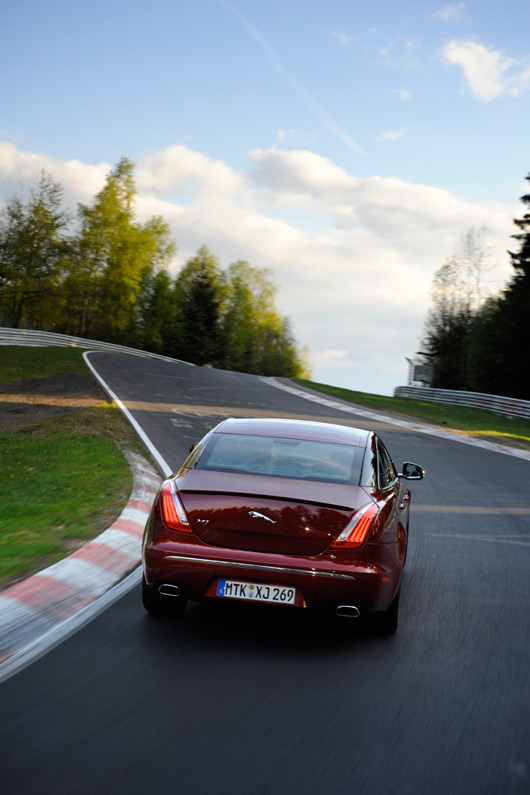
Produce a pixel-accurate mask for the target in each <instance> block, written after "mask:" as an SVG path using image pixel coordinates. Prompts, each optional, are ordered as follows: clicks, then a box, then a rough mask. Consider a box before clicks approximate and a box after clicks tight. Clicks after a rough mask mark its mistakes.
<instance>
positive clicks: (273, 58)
mask: <svg viewBox="0 0 530 795" xmlns="http://www.w3.org/2000/svg"><path fill="white" fill-rule="evenodd" d="M217 2H218V3H219V5H222V6H224V7H225V8H227V9H228V10H229V11H230V12H231V13H232V14H234V15H235V16H236V17H238V18H239V20H240V21H241V24H242V25H243V27H244V28H245V30H246V31H247V33H248V34H249V35H250V36H252V38H253V39H255V41H257V42H258V44H259V45H260V47H261V48H262V50H263V51H264V52H265V55H266V56H267V60H268V62H269V63H270V65H271V66H272V67H273V69H275V70H276V71H277V72H278V74H279V75H280V77H281V78H282V79H283V81H284V82H285V83H287V85H288V86H290V87H291V88H292V89H293V91H294V92H295V93H296V94H298V96H299V97H300V98H301V99H303V101H304V102H305V104H306V105H307V106H308V108H310V110H312V111H313V113H314V114H315V116H316V117H317V118H318V119H319V120H320V122H321V123H322V124H323V125H324V126H325V127H327V128H328V130H331V132H333V133H335V135H336V136H338V137H339V138H340V139H341V141H343V142H344V143H345V144H346V146H349V147H350V149H353V150H354V151H355V152H357V154H359V155H363V154H364V150H363V149H362V148H361V147H360V146H359V144H358V143H356V142H355V141H354V140H353V138H350V136H349V135H347V134H346V133H345V132H344V131H343V130H341V128H340V127H339V126H338V124H336V123H335V122H334V121H333V119H332V118H331V116H329V114H328V113H326V111H325V110H324V108H322V107H321V106H320V105H319V104H318V102H315V100H314V99H313V98H312V97H310V96H309V94H308V93H307V92H306V91H304V89H303V88H302V86H301V85H300V83H299V82H298V81H297V80H296V79H295V78H294V77H293V76H292V74H290V73H289V72H288V71H287V70H286V69H285V68H284V67H283V66H282V64H281V61H280V59H279V57H278V53H277V52H276V51H275V50H274V49H273V48H272V47H271V45H270V44H269V43H268V41H265V39H264V38H263V36H262V35H261V33H260V32H259V30H258V29H257V28H255V27H254V25H252V24H251V23H250V22H249V21H248V19H246V17H244V16H243V14H242V13H241V12H240V11H238V9H237V8H234V6H233V5H231V4H230V3H228V2H227V0H217Z"/></svg>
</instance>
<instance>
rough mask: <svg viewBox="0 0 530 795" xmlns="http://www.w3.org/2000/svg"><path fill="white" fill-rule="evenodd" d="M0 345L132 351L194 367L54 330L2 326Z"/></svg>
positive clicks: (147, 352) (121, 346)
mask: <svg viewBox="0 0 530 795" xmlns="http://www.w3.org/2000/svg"><path fill="white" fill-rule="evenodd" d="M0 345H35V346H48V345H57V346H59V347H61V348H85V349H87V350H91V351H112V352H114V353H130V354H132V355H133V356H146V357H148V358H149V359H162V360H163V361H166V362H181V363H182V364H189V365H190V366H191V367H194V366H195V365H193V364H192V363H191V362H184V361H182V359H172V358H171V357H170V356H162V355H161V354H159V353H150V351H141V350H138V348H127V346H125V345H113V344H112V343H111V342H100V341H99V340H87V339H84V338H83V337H71V336H69V335H68V334H55V333H54V332H52V331H30V330H28V329H18V328H3V327H0Z"/></svg>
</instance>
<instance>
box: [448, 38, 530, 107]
mask: <svg viewBox="0 0 530 795" xmlns="http://www.w3.org/2000/svg"><path fill="white" fill-rule="evenodd" d="M442 56H443V58H444V59H445V60H446V61H448V62H449V63H454V64H457V65H458V66H460V67H461V68H462V71H463V72H464V77H465V79H466V82H467V84H468V86H469V88H470V89H471V91H472V92H473V94H474V95H475V96H476V97H478V98H479V99H482V100H484V101H486V102H489V101H490V100H492V99H495V98H496V97H498V96H500V95H501V94H507V93H509V94H513V95H516V94H519V93H521V92H522V91H525V90H527V89H528V88H530V67H529V66H528V63H523V62H517V61H515V60H514V59H513V58H509V57H508V56H505V55H504V53H502V52H501V51H500V50H494V49H493V48H491V47H486V46H485V45H484V44H480V43H479V42H475V41H471V40H465V41H456V40H455V41H451V42H449V43H448V44H447V45H446V46H445V47H444V49H443V52H442Z"/></svg>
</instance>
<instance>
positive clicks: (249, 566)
mask: <svg viewBox="0 0 530 795" xmlns="http://www.w3.org/2000/svg"><path fill="white" fill-rule="evenodd" d="M164 557H165V560H185V561H189V562H190V563H218V564H219V565H220V566H236V567H238V568H241V569H260V570H262V571H284V572H287V573H288V574H310V575H311V576H312V577H341V578H343V579H346V580H354V579H355V577H354V576H353V575H352V574H335V573H334V572H332V571H315V570H314V569H290V568H287V567H286V566H267V565H265V564H263V563H236V562H235V561H231V560H217V559H216V558H192V557H188V555H165V556H164Z"/></svg>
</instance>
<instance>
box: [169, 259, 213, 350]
mask: <svg viewBox="0 0 530 795" xmlns="http://www.w3.org/2000/svg"><path fill="white" fill-rule="evenodd" d="M222 293H223V289H222V285H221V273H220V269H219V263H218V260H217V257H215V256H214V255H213V254H211V253H210V251H209V250H208V248H207V247H206V246H202V247H201V248H200V249H199V251H198V252H197V254H196V256H195V257H193V258H192V259H191V260H189V261H188V262H187V263H186V265H185V266H184V267H183V268H182V270H181V271H180V273H179V274H178V276H177V278H176V280H175V289H174V303H175V310H176V321H175V340H174V342H173V352H172V354H171V355H172V356H176V357H177V358H179V359H184V360H185V361H190V362H194V363H195V364H217V363H218V361H219V358H220V356H221V352H222V350H223V347H224V346H223V341H222V329H221V324H220V306H221V301H222Z"/></svg>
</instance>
